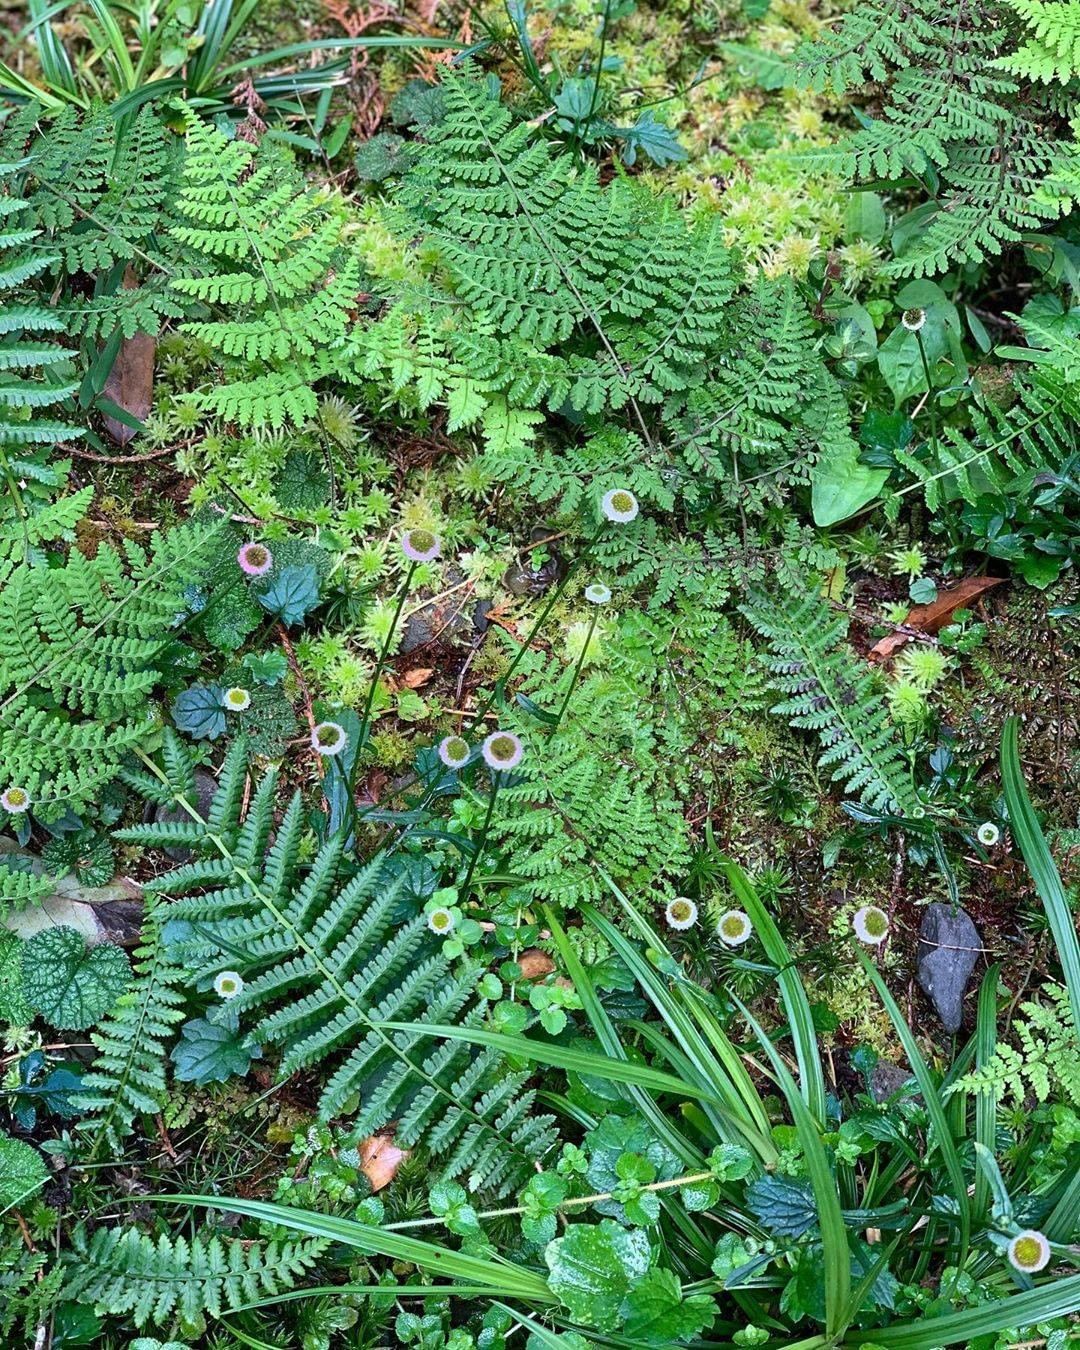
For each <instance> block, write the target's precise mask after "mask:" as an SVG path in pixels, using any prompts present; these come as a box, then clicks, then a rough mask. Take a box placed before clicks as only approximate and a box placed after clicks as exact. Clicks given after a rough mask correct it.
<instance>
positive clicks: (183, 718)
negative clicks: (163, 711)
mask: <svg viewBox="0 0 1080 1350" xmlns="http://www.w3.org/2000/svg"><path fill="white" fill-rule="evenodd" d="M224 697H225V691H224V690H223V689H222V687H221V685H219V684H193V685H192V686H191V688H190V689H185V690H184V692H183V693H182V694H178V695H177V697H176V699H175V700H174V702H173V705H172V718H173V721H174V722H175V724H176V728H177V730H178V731H186V732H187V734H188V735H189V736H190V737H191V738H192V739H193V740H196V741H202V740H206V741H216V740H217V738H218V737H219V736H220V735H222V733H223V732H224V730H225V703H224Z"/></svg>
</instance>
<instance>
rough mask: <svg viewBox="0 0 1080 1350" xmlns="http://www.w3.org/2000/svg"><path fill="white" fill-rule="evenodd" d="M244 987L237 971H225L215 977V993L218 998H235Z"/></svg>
mask: <svg viewBox="0 0 1080 1350" xmlns="http://www.w3.org/2000/svg"><path fill="white" fill-rule="evenodd" d="M243 987H244V981H243V979H242V978H241V977H240V976H239V975H238V974H237V973H236V971H235V970H223V971H222V972H221V974H220V975H215V976H214V993H215V994H217V996H218V998H224V999H230V998H235V997H236V996H237V994H239V993H240V991H241V990H242V989H243Z"/></svg>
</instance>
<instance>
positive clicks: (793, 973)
mask: <svg viewBox="0 0 1080 1350" xmlns="http://www.w3.org/2000/svg"><path fill="white" fill-rule="evenodd" d="M720 864H721V866H722V867H723V869H724V873H725V875H726V876H727V879H728V884H729V885H730V887H731V890H732V893H733V894H734V896H735V898H736V900H738V902H739V904H740V906H741V907H742V908H743V909H744V910H745V911H746V913H747V914H748V915H749V916H750V922H751V923H752V924H753V925H754V930H755V932H756V933H757V935H758V937H759V939H760V940H761V945H762V947H763V948H764V951H765V955H766V956H767V957H768V958H769V960H770V961H771V962H772V964H773V965H774V966H775V967H776V969H777V976H776V983H777V985H778V986H779V989H780V997H781V998H782V1000H783V1003H784V1011H785V1012H786V1013H787V1019H788V1025H789V1026H790V1027H791V1036H792V1040H793V1041H794V1043H795V1058H796V1060H797V1061H798V1064H799V1086H800V1088H801V1089H802V1094H803V1100H804V1101H805V1102H806V1105H807V1108H808V1110H809V1112H810V1114H811V1115H812V1116H813V1117H814V1119H815V1120H816V1121H817V1122H818V1125H819V1126H824V1124H825V1078H824V1075H823V1073H822V1070H821V1054H820V1052H819V1050H818V1039H817V1032H816V1030H815V1029H814V1017H813V1014H812V1013H811V1011H810V1000H809V999H808V998H807V997H806V989H805V988H804V986H803V982H802V980H801V979H800V978H799V973H798V971H797V970H796V968H795V965H794V962H793V960H792V956H791V952H790V951H789V950H788V946H787V943H786V942H785V941H784V939H783V938H782V937H781V935H780V930H779V928H777V926H776V923H775V921H774V920H773V917H772V915H771V914H770V913H769V911H768V910H767V909H766V908H765V906H764V905H763V904H762V903H761V897H760V896H759V895H758V893H757V890H756V889H755V887H754V885H753V883H752V882H751V881H750V878H749V877H748V876H747V875H746V873H745V872H744V871H743V869H742V868H741V867H740V866H739V864H738V863H736V862H733V861H732V860H731V859H730V858H724V857H721V858H720Z"/></svg>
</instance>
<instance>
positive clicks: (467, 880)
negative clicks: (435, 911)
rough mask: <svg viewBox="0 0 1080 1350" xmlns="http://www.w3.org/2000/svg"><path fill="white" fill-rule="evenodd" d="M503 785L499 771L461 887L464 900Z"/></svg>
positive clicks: (494, 775)
mask: <svg viewBox="0 0 1080 1350" xmlns="http://www.w3.org/2000/svg"><path fill="white" fill-rule="evenodd" d="M501 785H502V774H501V773H499V772H498V770H495V771H494V772H493V773H492V775H491V792H490V794H489V796H488V804H487V814H486V815H485V816H484V823H483V825H482V826H481V827H480V838H479V840H478V841H477V844H476V847H475V849H473V855H472V857H471V858H470V859H469V867H468V870H467V871H466V873H465V880H464V881H463V882H462V885H461V898H462V899H463V900H465V899H467V898H468V895H469V883H470V882H471V881H472V878H473V872H475V871H476V864H477V863H478V862H479V861H480V855H481V854H482V853H483V851H484V846H485V844H486V843H487V837H488V830H489V829H490V828H491V817H492V815H493V814H494V812H495V798H496V797H497V796H498V795H499V788H500V787H501Z"/></svg>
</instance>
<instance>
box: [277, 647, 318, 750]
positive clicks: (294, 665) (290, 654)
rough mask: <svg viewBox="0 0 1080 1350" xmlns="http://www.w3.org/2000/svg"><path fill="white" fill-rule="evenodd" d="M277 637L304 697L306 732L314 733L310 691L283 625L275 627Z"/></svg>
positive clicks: (313, 712)
mask: <svg viewBox="0 0 1080 1350" xmlns="http://www.w3.org/2000/svg"><path fill="white" fill-rule="evenodd" d="M277 630H278V637H279V638H280V639H281V645H282V648H283V649H284V651H285V660H286V661H288V663H289V669H290V670H291V671H292V673H293V675H295V677H296V683H297V684H298V685H299V686H300V692H301V694H303V696H304V715H305V717H306V718H307V723H308V730H309V731H310V732H311V733H312V734H314V732H315V709H314V708H313V707H312V705H311V691H310V690H309V689H308V687H307V680H305V679H304V673H303V671H302V670H301V669H300V663H299V662H298V661H297V659H296V652H295V651H294V650H293V645H292V639H291V638H290V637H289V633H288V630H287V629H286V627H285V625H284V624H283V623H279V624H278V626H277Z"/></svg>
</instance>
